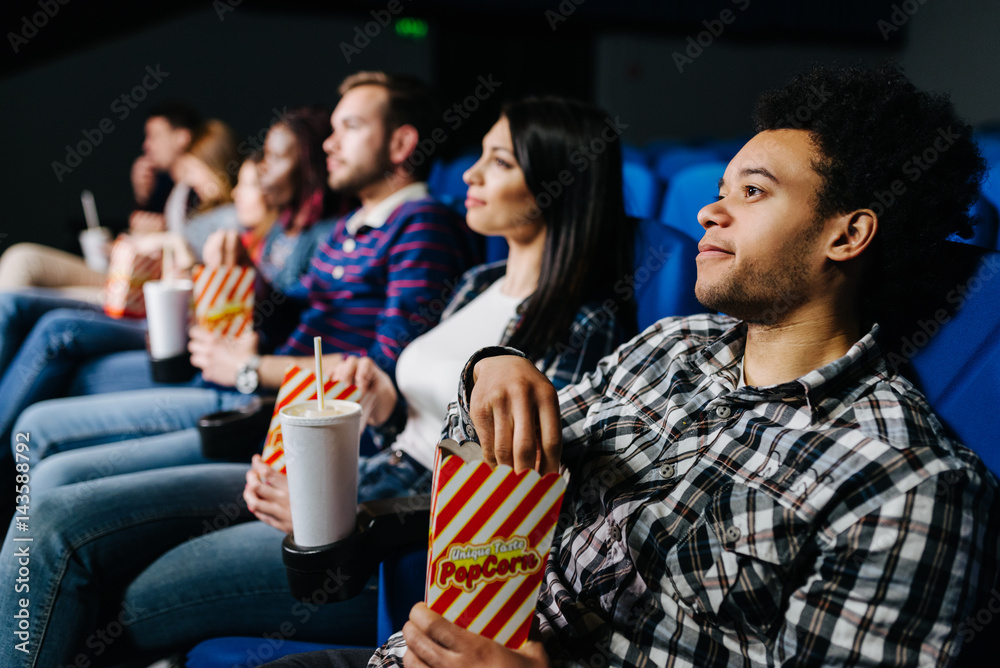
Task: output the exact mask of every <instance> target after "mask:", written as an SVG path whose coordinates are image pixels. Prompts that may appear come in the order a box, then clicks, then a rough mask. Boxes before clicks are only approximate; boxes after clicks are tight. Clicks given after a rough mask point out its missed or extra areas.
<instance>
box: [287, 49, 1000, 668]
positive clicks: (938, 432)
mask: <svg viewBox="0 0 1000 668" xmlns="http://www.w3.org/2000/svg"><path fill="white" fill-rule="evenodd" d="M756 119H757V130H758V132H757V134H756V136H754V137H753V138H752V139H751V140H750V141H749V142H748V143H747V144H746V146H744V147H743V149H742V150H741V151H740V152H739V154H737V155H736V157H735V158H733V160H732V161H731V162H730V163H729V165H728V167H727V168H726V170H725V173H724V174H723V175H722V178H721V179H720V181H719V197H718V199H717V201H714V202H712V203H710V204H708V205H707V206H705V207H704V208H703V209H702V210H701V211H700V212H699V214H698V221H699V222H700V223H701V225H702V227H703V228H704V229H705V233H704V236H703V237H702V239H701V242H700V244H699V251H700V252H699V254H698V258H697V263H698V282H697V287H696V294H697V296H698V298H699V300H701V302H702V303H703V304H704V305H705V306H706V307H708V309H710V310H711V311H719V312H722V313H725V314H727V315H715V314H704V315H699V316H693V317H685V318H667V319H664V320H661V321H660V322H658V323H657V324H655V325H654V326H652V327H651V328H649V329H648V330H646V331H645V332H643V333H642V334H640V335H639V336H638V337H636V338H634V339H632V340H631V341H630V342H628V343H626V344H624V345H623V346H622V347H620V348H619V349H618V350H617V351H616V352H614V353H613V354H612V355H610V356H608V357H606V358H605V359H604V360H602V361H601V363H600V364H599V365H598V368H597V370H596V371H595V372H594V373H593V374H591V375H590V376H588V377H587V378H586V379H585V380H584V381H582V382H580V383H578V384H576V385H573V386H569V387H566V388H565V389H563V390H561V391H560V392H558V393H557V392H556V391H555V390H554V389H553V387H552V384H551V383H550V382H549V381H548V379H546V378H545V376H544V375H542V374H541V373H540V372H539V371H538V370H537V369H535V368H534V366H533V365H532V364H531V363H530V361H528V360H526V359H524V358H523V356H522V355H521V354H520V353H519V352H518V351H516V350H512V349H504V348H490V349H484V350H482V351H479V352H478V353H476V355H474V356H473V357H472V359H470V360H469V363H468V365H467V367H466V371H465V373H464V374H463V378H462V386H461V388H460V406H459V408H458V411H459V412H460V416H459V417H460V419H458V420H455V421H454V422H455V425H456V427H457V429H458V430H468V433H474V434H476V438H477V440H478V441H479V442H480V444H481V445H482V447H483V454H484V457H485V459H486V460H487V461H488V462H491V463H502V464H508V465H511V466H513V467H514V468H515V469H516V470H518V471H523V470H525V469H531V468H537V469H539V470H540V471H541V472H542V473H547V472H551V471H558V470H561V471H563V472H564V474H568V476H569V486H568V489H567V492H566V497H565V500H564V502H563V506H562V513H561V516H560V520H559V523H558V527H557V529H556V535H555V539H554V542H553V546H552V552H551V554H550V556H549V560H548V563H547V565H546V571H545V578H544V581H543V584H542V588H541V594H540V598H539V602H538V605H537V607H536V610H535V616H536V621H537V622H538V626H539V631H540V633H539V635H538V636H537V638H538V639H537V640H533V641H530V642H529V643H527V645H526V646H525V647H524V648H522V649H521V650H520V651H519V652H513V651H511V650H508V649H506V648H504V647H501V646H500V645H497V644H495V643H493V642H492V641H489V640H484V639H483V638H481V637H479V636H477V635H475V634H472V633H469V632H468V631H465V630H464V629H462V628H459V627H457V626H455V625H453V624H451V623H450V622H448V621H446V620H445V619H444V618H442V617H440V616H438V615H437V614H435V613H433V612H431V611H430V610H429V609H428V608H427V607H426V606H424V605H423V604H418V605H417V606H415V607H414V608H413V610H412V611H411V614H410V620H409V622H408V623H407V624H406V626H405V627H404V629H403V631H402V633H401V634H400V635H397V636H394V637H393V638H392V639H390V641H389V643H388V644H387V645H386V646H384V647H383V648H382V649H380V650H379V652H378V654H377V656H376V660H374V661H373V663H372V664H370V665H379V666H388V665H402V656H403V654H404V653H406V665H407V666H411V665H418V666H423V665H427V666H467V665H482V666H499V665H518V666H527V665H532V666H536V665H537V666H543V665H548V662H551V664H554V665H574V666H577V665H585V666H597V665H613V666H675V667H694V666H697V667H699V668H704V667H705V666H774V665H782V666H819V665H823V666H848V665H850V666H876V665H893V666H917V665H920V666H946V665H949V664H951V663H952V662H953V661H954V660H955V658H956V657H957V656H958V653H959V651H960V650H961V645H962V640H963V637H964V636H965V635H966V634H964V633H962V632H961V629H962V624H963V623H964V620H966V619H967V618H968V617H969V616H970V615H974V614H975V613H976V611H977V606H978V605H982V603H981V602H979V601H980V598H979V597H980V596H982V595H983V594H984V593H986V592H989V591H991V590H992V589H993V588H994V587H995V586H996V578H997V561H998V558H997V555H998V550H1000V531H998V526H997V522H998V519H1000V512H998V498H1000V496H998V494H997V486H998V482H997V479H996V477H995V476H994V475H993V474H992V473H990V472H989V471H988V470H987V468H986V467H985V466H984V464H983V463H982V461H981V460H980V459H979V457H977V456H976V455H975V454H974V453H972V452H971V451H970V450H968V449H967V448H965V447H963V446H962V445H960V444H958V443H956V442H954V441H953V440H951V439H950V438H949V437H948V435H947V434H946V433H945V431H944V429H943V428H942V426H941V423H940V422H939V420H938V419H937V418H936V417H935V416H934V414H933V413H932V411H931V409H930V407H929V406H928V404H927V401H926V400H925V399H924V397H923V396H922V395H921V394H920V393H919V392H918V391H917V390H916V389H915V388H914V386H913V385H912V384H911V383H910V382H909V381H908V380H906V379H905V378H903V377H902V376H899V375H897V374H896V373H894V372H893V371H892V370H891V369H890V368H889V366H888V365H887V363H886V359H885V354H884V351H883V349H882V347H881V346H880V338H881V335H880V332H882V327H881V325H880V323H881V322H882V321H883V320H885V321H886V322H888V321H889V320H892V319H894V318H898V317H901V316H902V315H904V314H905V313H907V312H909V311H908V309H909V307H910V306H911V305H912V303H919V302H920V299H919V298H910V295H911V294H919V293H921V292H922V291H925V290H926V291H929V292H930V293H933V288H934V287H935V285H934V283H935V280H936V279H935V276H937V275H938V272H937V268H938V265H940V264H941V257H942V254H941V252H942V248H943V244H944V241H945V239H946V238H947V237H948V236H950V235H951V234H953V233H959V234H964V235H968V233H969V231H970V220H969V216H968V213H967V212H968V210H969V206H970V205H971V204H972V202H973V200H974V198H975V197H976V194H977V191H978V185H979V181H980V179H981V178H982V173H983V162H982V159H981V158H980V156H979V153H978V151H977V149H976V146H975V143H974V142H973V139H972V132H971V128H970V127H969V126H968V125H967V124H966V123H964V122H962V121H961V120H959V119H958V118H957V117H956V115H955V112H954V110H953V109H952V107H951V105H950V103H949V102H948V100H947V99H946V98H944V97H942V96H935V95H930V94H928V93H925V92H921V91H918V90H917V89H915V88H914V86H913V85H912V84H911V83H910V82H909V81H908V80H907V79H906V77H905V76H903V74H902V73H901V72H900V71H899V70H898V69H896V68H894V67H891V66H884V67H881V68H878V69H863V68H816V69H813V70H812V71H810V72H808V73H806V74H804V75H801V76H800V77H798V78H797V79H795V80H794V81H793V82H792V83H790V84H789V85H787V86H786V87H784V88H782V89H780V90H776V91H773V92H769V93H767V94H765V95H763V96H762V98H761V99H760V102H759V105H758V108H757V114H756ZM932 158H933V160H932ZM455 435H456V436H458V438H459V439H461V440H464V436H463V435H460V434H459V433H458V432H457V431H456V434H455ZM407 647H408V650H407ZM324 660H325V661H329V655H327V657H326V658H325V659H323V658H321V657H316V661H315V662H312V663H294V664H293V663H286V664H281V663H280V662H279V663H278V664H276V665H289V666H290V665H310V666H311V665H316V666H318V665H329V664H326V663H324V662H323V661H324Z"/></svg>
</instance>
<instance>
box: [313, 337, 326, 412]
mask: <svg viewBox="0 0 1000 668" xmlns="http://www.w3.org/2000/svg"><path fill="white" fill-rule="evenodd" d="M313 350H314V351H315V352H316V400H317V401H318V402H319V403H318V404H317V405H318V406H319V409H320V410H323V408H324V405H323V404H324V402H323V400H324V398H325V397H324V396H323V394H324V393H323V339H321V338H320V337H318V336H314V337H313Z"/></svg>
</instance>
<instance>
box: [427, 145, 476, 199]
mask: <svg viewBox="0 0 1000 668" xmlns="http://www.w3.org/2000/svg"><path fill="white" fill-rule="evenodd" d="M478 159H479V154H478V153H465V154H462V155H460V156H458V157H457V158H455V159H454V160H452V161H451V162H444V163H441V162H438V163H435V165H434V166H433V167H432V168H431V174H430V176H429V177H428V179H427V187H428V189H429V190H430V191H431V193H432V194H433V195H434V196H436V197H438V198H440V199H441V201H443V202H444V203H445V204H449V205H455V206H456V207H457V209H460V210H461V211H462V213H463V214H464V212H465V193H466V191H467V190H468V186H466V185H465V181H463V180H462V174H464V173H465V170H467V169H468V168H469V167H471V166H472V165H474V164H476V160H478Z"/></svg>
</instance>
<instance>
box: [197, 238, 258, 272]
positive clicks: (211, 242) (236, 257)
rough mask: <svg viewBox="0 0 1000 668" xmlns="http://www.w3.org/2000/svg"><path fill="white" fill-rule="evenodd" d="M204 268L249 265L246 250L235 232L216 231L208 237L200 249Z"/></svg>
mask: <svg viewBox="0 0 1000 668" xmlns="http://www.w3.org/2000/svg"><path fill="white" fill-rule="evenodd" d="M201 258H202V261H203V262H204V263H205V266H206V267H235V266H237V265H240V266H248V265H250V264H252V263H251V261H250V256H249V255H248V254H247V249H246V248H245V247H244V246H243V243H242V242H241V241H240V236H239V233H238V232H236V231H235V230H216V231H215V232H212V234H211V235H209V237H208V239H207V240H206V241H205V246H204V247H203V248H202V249H201Z"/></svg>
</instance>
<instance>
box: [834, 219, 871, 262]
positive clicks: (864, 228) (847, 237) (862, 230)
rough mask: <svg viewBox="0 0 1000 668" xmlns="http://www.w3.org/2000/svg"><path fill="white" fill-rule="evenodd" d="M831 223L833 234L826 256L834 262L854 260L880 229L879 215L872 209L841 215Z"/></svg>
mask: <svg viewBox="0 0 1000 668" xmlns="http://www.w3.org/2000/svg"><path fill="white" fill-rule="evenodd" d="M831 223H832V228H831V229H832V232H833V236H832V239H831V241H830V245H829V247H828V248H827V252H826V256H827V257H828V258H830V259H831V260H833V261H834V262H844V261H846V260H853V259H854V258H856V257H858V256H859V255H861V253H863V252H864V250H865V249H866V248H868V246H869V245H871V242H872V240H873V239H874V238H875V233H876V232H877V231H878V216H877V215H875V212H874V211H872V210H871V209H858V210H857V211H852V212H851V213H845V214H842V215H839V216H837V217H836V218H835V219H834V220H833V221H831Z"/></svg>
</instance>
